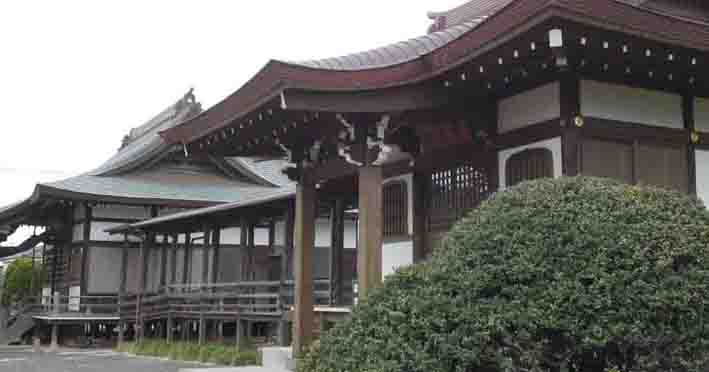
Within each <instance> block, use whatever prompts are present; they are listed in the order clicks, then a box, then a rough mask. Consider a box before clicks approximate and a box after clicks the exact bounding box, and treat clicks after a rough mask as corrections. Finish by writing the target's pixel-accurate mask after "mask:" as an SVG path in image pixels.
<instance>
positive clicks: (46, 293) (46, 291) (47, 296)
mask: <svg viewBox="0 0 709 372" xmlns="http://www.w3.org/2000/svg"><path fill="white" fill-rule="evenodd" d="M51 300H52V288H49V287H44V288H42V305H46V304H48V303H49V302H50V301H51Z"/></svg>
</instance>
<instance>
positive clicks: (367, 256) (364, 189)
mask: <svg viewBox="0 0 709 372" xmlns="http://www.w3.org/2000/svg"><path fill="white" fill-rule="evenodd" d="M382 180H383V177H382V168H381V167H375V166H364V167H361V168H359V226H360V229H359V250H358V251H357V274H358V278H357V281H358V289H359V298H360V300H361V299H364V298H366V297H367V294H368V293H369V291H370V290H371V289H372V288H374V287H375V286H378V285H379V284H380V283H381V282H382V243H383V232H382V224H383V217H382Z"/></svg>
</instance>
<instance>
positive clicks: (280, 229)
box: [275, 221, 286, 245]
mask: <svg viewBox="0 0 709 372" xmlns="http://www.w3.org/2000/svg"><path fill="white" fill-rule="evenodd" d="M275 234H276V237H275V239H276V241H275V244H276V245H283V244H286V241H285V239H286V223H285V221H277V222H276V232H275Z"/></svg>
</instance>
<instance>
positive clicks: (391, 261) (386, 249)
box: [382, 240, 414, 277]
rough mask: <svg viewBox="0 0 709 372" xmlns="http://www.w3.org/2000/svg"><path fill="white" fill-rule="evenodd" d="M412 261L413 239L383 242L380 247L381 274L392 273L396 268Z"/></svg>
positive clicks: (407, 264)
mask: <svg viewBox="0 0 709 372" xmlns="http://www.w3.org/2000/svg"><path fill="white" fill-rule="evenodd" d="M413 263H414V243H413V241H410V240H408V241H402V242H395V243H385V244H384V246H383V247H382V275H383V276H384V277H386V276H388V275H391V274H393V273H394V272H395V271H396V270H397V269H399V268H401V267H406V266H409V265H412V264H413Z"/></svg>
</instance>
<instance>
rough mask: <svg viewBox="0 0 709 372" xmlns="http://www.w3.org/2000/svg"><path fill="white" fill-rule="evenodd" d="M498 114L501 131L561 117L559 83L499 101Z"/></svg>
mask: <svg viewBox="0 0 709 372" xmlns="http://www.w3.org/2000/svg"><path fill="white" fill-rule="evenodd" d="M497 114H498V118H497V119H498V126H497V128H498V131H499V132H500V133H505V132H509V131H512V130H515V129H519V128H524V127H526V126H529V125H532V124H536V123H541V122H544V121H548V120H552V119H556V118H559V117H560V116H561V104H560V100H559V83H558V82H554V83H550V84H546V85H542V86H540V87H537V88H535V89H532V90H529V91H526V92H523V93H520V94H517V95H514V96H512V97H508V98H505V99H502V100H500V102H499V103H498V106H497Z"/></svg>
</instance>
